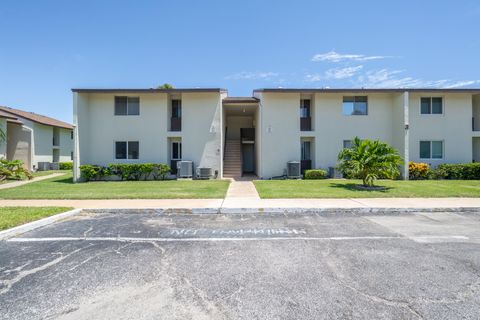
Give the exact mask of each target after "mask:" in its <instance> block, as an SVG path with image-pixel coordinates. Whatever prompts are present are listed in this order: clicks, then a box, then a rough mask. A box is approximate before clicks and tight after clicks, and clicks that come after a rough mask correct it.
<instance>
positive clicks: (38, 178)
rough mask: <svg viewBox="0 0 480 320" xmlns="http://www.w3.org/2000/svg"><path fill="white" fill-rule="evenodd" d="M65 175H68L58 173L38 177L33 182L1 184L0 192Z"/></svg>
mask: <svg viewBox="0 0 480 320" xmlns="http://www.w3.org/2000/svg"><path fill="white" fill-rule="evenodd" d="M65 174H66V173H63V172H58V173H52V174H48V175H46V176H41V177H36V178H33V179H32V180H21V181H14V182H8V183H4V184H0V190H1V189H10V188H15V187H19V186H23V185H24V184H29V183H32V182H37V181H42V180H46V179H51V178H55V177H58V176H63V175H65Z"/></svg>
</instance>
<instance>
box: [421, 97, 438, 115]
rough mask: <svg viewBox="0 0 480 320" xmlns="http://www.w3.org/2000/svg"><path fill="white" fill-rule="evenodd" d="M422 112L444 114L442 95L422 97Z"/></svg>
mask: <svg viewBox="0 0 480 320" xmlns="http://www.w3.org/2000/svg"><path fill="white" fill-rule="evenodd" d="M420 114H443V98H442V97H422V98H420Z"/></svg>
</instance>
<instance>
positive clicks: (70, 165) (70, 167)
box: [58, 162, 73, 170]
mask: <svg viewBox="0 0 480 320" xmlns="http://www.w3.org/2000/svg"><path fill="white" fill-rule="evenodd" d="M58 166H59V169H60V170H73V162H60V163H59V164H58Z"/></svg>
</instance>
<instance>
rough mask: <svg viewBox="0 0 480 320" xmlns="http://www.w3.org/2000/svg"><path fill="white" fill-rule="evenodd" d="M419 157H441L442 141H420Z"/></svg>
mask: <svg viewBox="0 0 480 320" xmlns="http://www.w3.org/2000/svg"><path fill="white" fill-rule="evenodd" d="M420 159H443V141H438V140H437V141H429V140H422V141H420Z"/></svg>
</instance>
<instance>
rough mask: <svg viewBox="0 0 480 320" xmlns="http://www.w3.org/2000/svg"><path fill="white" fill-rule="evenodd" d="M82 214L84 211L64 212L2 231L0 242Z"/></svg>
mask: <svg viewBox="0 0 480 320" xmlns="http://www.w3.org/2000/svg"><path fill="white" fill-rule="evenodd" d="M80 212H82V209H73V210H70V211H67V212H62V213H59V214H56V215H53V216H50V217H46V218H43V219H40V220H36V221H32V222H29V223H25V224H22V225H20V226H18V227H13V228H11V229H7V230H4V231H0V241H1V240H6V239H8V238H11V237H15V236H18V235H20V234H22V233H25V232H28V231H32V230H34V229H37V228H40V227H44V226H46V225H49V224H52V223H54V222H57V221H59V220H62V219H65V218H68V217H71V216H74V215H76V214H79V213H80Z"/></svg>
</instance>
